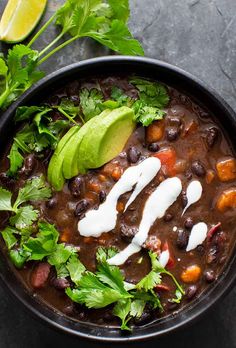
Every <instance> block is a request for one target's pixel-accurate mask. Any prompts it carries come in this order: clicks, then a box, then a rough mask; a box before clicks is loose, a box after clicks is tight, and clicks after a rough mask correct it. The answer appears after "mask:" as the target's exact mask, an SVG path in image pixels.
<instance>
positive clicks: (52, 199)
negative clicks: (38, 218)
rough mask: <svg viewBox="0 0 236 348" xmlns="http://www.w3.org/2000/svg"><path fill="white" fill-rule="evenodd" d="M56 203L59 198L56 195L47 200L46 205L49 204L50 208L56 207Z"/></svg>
mask: <svg viewBox="0 0 236 348" xmlns="http://www.w3.org/2000/svg"><path fill="white" fill-rule="evenodd" d="M56 205H57V199H56V197H52V198H51V199H49V200H48V201H47V202H46V206H47V208H49V209H53V208H55V207H56Z"/></svg>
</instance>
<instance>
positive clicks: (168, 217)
mask: <svg viewBox="0 0 236 348" xmlns="http://www.w3.org/2000/svg"><path fill="white" fill-rule="evenodd" d="M173 218H174V215H173V214H171V213H165V215H164V218H163V219H164V221H165V222H169V221H171V220H172V219H173Z"/></svg>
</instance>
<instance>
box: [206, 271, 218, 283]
mask: <svg viewBox="0 0 236 348" xmlns="http://www.w3.org/2000/svg"><path fill="white" fill-rule="evenodd" d="M204 277H205V279H206V281H207V283H212V282H213V281H214V280H215V279H216V275H215V272H214V271H213V270H208V271H205V273H204Z"/></svg>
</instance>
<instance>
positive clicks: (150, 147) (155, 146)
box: [148, 143, 160, 152]
mask: <svg viewBox="0 0 236 348" xmlns="http://www.w3.org/2000/svg"><path fill="white" fill-rule="evenodd" d="M148 150H149V151H151V152H157V151H159V150H160V146H159V145H158V143H151V144H149V145H148Z"/></svg>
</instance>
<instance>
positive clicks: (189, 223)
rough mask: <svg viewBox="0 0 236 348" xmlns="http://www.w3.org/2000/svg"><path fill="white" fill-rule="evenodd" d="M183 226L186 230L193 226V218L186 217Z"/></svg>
mask: <svg viewBox="0 0 236 348" xmlns="http://www.w3.org/2000/svg"><path fill="white" fill-rule="evenodd" d="M184 227H185V228H186V229H187V230H191V229H192V228H193V219H192V218H191V217H188V218H187V219H186V220H185V221H184Z"/></svg>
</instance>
